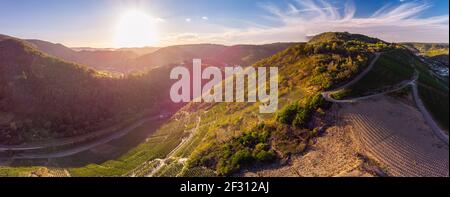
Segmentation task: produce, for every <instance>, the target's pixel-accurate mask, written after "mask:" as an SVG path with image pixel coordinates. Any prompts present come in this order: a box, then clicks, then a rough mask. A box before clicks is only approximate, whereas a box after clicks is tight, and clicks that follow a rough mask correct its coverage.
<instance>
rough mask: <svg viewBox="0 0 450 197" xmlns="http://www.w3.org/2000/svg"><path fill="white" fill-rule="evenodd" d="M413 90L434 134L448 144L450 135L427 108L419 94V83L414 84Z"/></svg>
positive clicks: (418, 105) (416, 100)
mask: <svg viewBox="0 0 450 197" xmlns="http://www.w3.org/2000/svg"><path fill="white" fill-rule="evenodd" d="M412 90H413V91H412V93H413V96H414V101H415V102H416V106H417V108H418V109H419V111H420V112H421V113H422V115H423V117H424V118H425V121H426V122H427V123H428V125H429V126H430V127H431V129H432V130H433V132H434V134H435V135H436V136H437V137H438V138H439V139H441V140H442V141H443V142H445V143H446V144H447V146H448V135H447V134H446V133H445V132H444V131H443V130H442V129H441V128H440V127H439V126H438V124H437V123H436V121H434V119H433V117H432V116H431V115H430V113H429V112H428V110H427V108H425V106H424V104H423V102H422V100H421V99H420V96H419V90H418V89H417V83H413V84H412Z"/></svg>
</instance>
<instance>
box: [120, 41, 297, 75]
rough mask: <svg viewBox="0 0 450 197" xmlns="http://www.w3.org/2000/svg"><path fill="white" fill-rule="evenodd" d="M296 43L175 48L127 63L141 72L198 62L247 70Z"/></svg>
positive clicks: (165, 48) (196, 45)
mask: <svg viewBox="0 0 450 197" xmlns="http://www.w3.org/2000/svg"><path fill="white" fill-rule="evenodd" d="M294 44H296V43H274V44H267V45H235V46H224V45H216V44H194V45H176V46H169V47H164V48H161V49H159V50H157V51H155V52H153V53H150V54H147V55H144V56H141V57H139V58H136V59H134V60H132V61H130V62H128V63H127V66H128V67H129V68H130V69H133V70H145V69H149V68H152V67H157V66H163V65H166V64H171V63H181V62H185V61H192V59H194V58H200V59H202V60H203V62H205V63H208V64H212V65H215V66H225V65H240V66H249V65H251V64H253V63H255V62H256V61H258V60H260V59H262V58H266V57H269V56H271V55H273V54H275V53H277V52H279V51H282V50H284V49H286V48H288V47H290V46H292V45H294Z"/></svg>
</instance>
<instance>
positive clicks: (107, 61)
mask: <svg viewBox="0 0 450 197" xmlns="http://www.w3.org/2000/svg"><path fill="white" fill-rule="evenodd" d="M26 41H27V42H29V43H31V45H32V46H34V47H35V48H37V49H38V50H40V51H43V52H45V53H47V54H49V55H52V56H54V57H58V58H61V59H64V60H66V61H72V62H75V63H79V64H84V65H88V66H90V67H92V68H95V69H97V70H108V71H119V70H117V65H122V64H123V62H126V61H127V60H129V59H133V58H136V57H138V56H139V55H138V54H136V53H135V52H133V51H132V50H117V51H115V50H107V49H102V50H81V51H76V50H73V49H71V48H68V47H66V46H64V45H62V44H54V43H51V42H47V41H42V40H26Z"/></svg>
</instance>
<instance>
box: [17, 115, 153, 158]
mask: <svg viewBox="0 0 450 197" xmlns="http://www.w3.org/2000/svg"><path fill="white" fill-rule="evenodd" d="M159 118H160V116H159V115H158V116H154V117H151V118H146V119H142V120H140V121H138V122H136V123H134V124H133V125H131V126H128V127H127V128H125V129H122V130H120V131H118V132H115V133H113V134H111V135H109V136H106V137H103V138H100V139H97V140H95V141H92V142H89V143H87V144H83V145H79V146H74V147H71V148H69V149H65V150H61V151H55V152H50V153H21V154H16V155H14V156H12V157H11V158H12V159H42V158H59V157H67V156H70V155H74V154H77V153H80V152H83V151H86V150H90V149H92V148H94V147H96V146H99V145H102V144H106V143H108V142H110V141H112V140H115V139H118V138H121V137H123V136H124V135H126V134H128V133H129V132H131V131H133V130H135V129H136V128H138V127H140V126H141V125H143V124H144V123H146V122H148V121H154V120H157V119H159ZM44 147H47V145H45V146H44ZM50 147H51V146H50Z"/></svg>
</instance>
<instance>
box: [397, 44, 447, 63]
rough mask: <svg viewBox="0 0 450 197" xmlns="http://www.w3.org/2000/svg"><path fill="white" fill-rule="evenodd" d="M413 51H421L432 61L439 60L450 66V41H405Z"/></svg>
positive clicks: (420, 52)
mask: <svg viewBox="0 0 450 197" xmlns="http://www.w3.org/2000/svg"><path fill="white" fill-rule="evenodd" d="M403 45H404V46H406V47H408V48H409V49H411V50H412V51H415V52H416V53H419V54H421V55H423V56H425V57H428V58H430V60H432V61H437V62H440V63H442V64H443V65H445V66H447V67H448V66H449V60H448V59H449V48H448V46H449V45H448V43H415V42H411V43H403Z"/></svg>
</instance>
